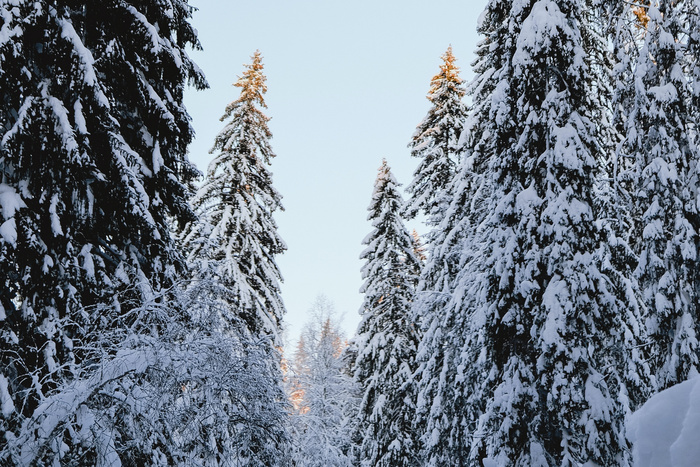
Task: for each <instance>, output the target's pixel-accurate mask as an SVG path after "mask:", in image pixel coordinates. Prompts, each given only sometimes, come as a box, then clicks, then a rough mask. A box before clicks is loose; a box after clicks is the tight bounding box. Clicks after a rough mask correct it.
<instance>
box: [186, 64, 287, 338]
mask: <svg viewBox="0 0 700 467" xmlns="http://www.w3.org/2000/svg"><path fill="white" fill-rule="evenodd" d="M265 81H266V78H265V75H264V74H263V64H262V56H261V55H260V52H259V51H256V52H255V54H253V56H252V63H251V64H250V65H246V70H245V71H244V73H243V75H242V76H241V77H240V78H239V79H238V81H236V83H235V84H234V86H236V87H239V88H241V94H240V96H239V98H238V99H236V100H235V101H233V102H232V103H230V104H229V105H228V106H227V107H226V112H225V113H224V115H223V117H221V120H222V121H225V122H226V124H225V126H224V128H223V130H221V132H220V133H219V134H218V135H217V137H216V141H215V143H214V147H213V148H212V151H211V152H212V153H214V154H215V157H214V159H213V160H212V161H211V163H210V164H209V167H208V169H207V174H206V178H205V180H204V184H203V185H202V187H201V188H200V189H199V190H198V191H197V194H196V195H195V196H194V198H193V199H192V204H193V206H194V209H195V211H196V212H197V214H198V215H199V220H198V221H197V222H194V223H192V224H191V225H190V226H188V228H187V229H186V230H185V233H184V234H183V236H182V243H183V245H184V248H185V250H186V251H187V255H188V263H189V264H190V267H191V268H192V269H193V271H194V276H195V280H201V279H206V278H211V277H215V278H216V279H217V280H218V281H219V282H220V283H221V284H222V285H223V289H224V290H225V292H226V294H227V297H226V299H227V301H228V302H229V303H230V304H231V310H232V312H233V313H235V314H236V316H238V317H239V318H241V319H242V320H243V322H244V323H245V324H246V326H247V327H248V330H249V332H250V333H251V335H252V336H258V337H259V336H262V335H267V336H270V337H271V338H272V339H273V340H276V339H277V335H278V333H279V326H280V321H281V319H282V316H283V314H284V305H283V303H282V299H281V295H280V285H279V284H280V281H281V279H282V278H281V274H280V271H279V268H278V267H277V264H276V262H275V256H276V255H278V254H280V253H282V252H283V251H284V250H285V249H286V245H285V244H284V241H283V240H282V239H281V238H280V236H279V234H278V233H277V224H276V223H275V220H274V218H273V215H274V213H275V211H277V210H278V209H282V204H281V196H280V194H279V193H278V192H277V190H276V189H275V188H274V186H273V185H272V173H271V172H270V170H269V168H268V166H269V164H270V161H271V159H272V158H273V157H275V154H274V153H273V152H272V148H271V146H270V139H271V138H272V133H271V132H270V130H269V128H268V126H267V122H268V120H269V117H267V116H265V115H264V114H263V113H262V111H261V110H260V108H261V107H262V108H266V107H267V106H266V105H265V101H264V98H263V95H264V94H265V92H267V85H266V84H265Z"/></svg>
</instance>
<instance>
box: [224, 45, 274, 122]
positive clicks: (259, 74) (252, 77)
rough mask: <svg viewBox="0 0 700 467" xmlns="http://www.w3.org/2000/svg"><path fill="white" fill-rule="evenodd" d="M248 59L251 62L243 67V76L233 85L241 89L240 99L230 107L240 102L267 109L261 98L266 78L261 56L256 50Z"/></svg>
mask: <svg viewBox="0 0 700 467" xmlns="http://www.w3.org/2000/svg"><path fill="white" fill-rule="evenodd" d="M250 58H251V59H252V62H251V63H250V64H248V65H244V66H245V68H246V69H245V71H244V72H243V76H241V77H239V78H238V81H236V82H235V83H234V84H233V85H234V86H236V87H238V88H242V89H241V95H240V97H239V98H238V99H237V100H236V101H234V102H232V103H231V106H235V105H236V104H238V103H242V102H250V103H256V102H257V103H258V104H260V106H261V107H264V108H267V104H265V99H264V98H263V94H265V93H266V92H267V85H266V84H265V81H267V78H266V77H265V75H264V74H263V63H262V55H261V54H260V51H259V50H256V51H255V53H254V54H253V55H252V56H251V57H250ZM223 120H224V117H222V121H223Z"/></svg>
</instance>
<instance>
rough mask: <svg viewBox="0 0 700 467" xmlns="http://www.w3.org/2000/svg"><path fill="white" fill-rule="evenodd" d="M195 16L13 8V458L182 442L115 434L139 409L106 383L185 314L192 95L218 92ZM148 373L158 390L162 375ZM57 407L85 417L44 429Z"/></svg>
mask: <svg viewBox="0 0 700 467" xmlns="http://www.w3.org/2000/svg"><path fill="white" fill-rule="evenodd" d="M190 16H191V7H190V6H189V5H188V4H187V2H186V1H182V0H174V1H171V2H167V4H165V3H163V2H156V1H153V0H149V1H145V2H142V3H141V4H139V6H136V7H135V6H131V5H126V4H124V3H123V2H116V1H105V2H100V3H99V4H95V5H88V4H84V5H83V4H76V3H75V2H66V1H62V0H53V1H50V2H29V1H24V0H19V1H3V2H1V3H0V30H2V31H3V32H2V34H0V69H2V70H3V71H2V73H1V74H0V93H2V104H1V107H2V108H1V110H0V114H1V115H2V118H1V119H0V121H1V122H2V130H1V131H2V135H1V138H0V177H1V180H0V192H1V193H2V195H0V198H1V199H2V201H1V202H0V205H1V206H2V219H0V222H1V227H0V235H1V237H2V241H1V242H0V243H1V245H0V283H2V287H1V291H0V310H2V311H1V312H0V321H1V323H0V326H1V328H0V335H1V337H0V341H1V342H2V345H1V347H0V361H2V370H1V372H2V373H1V375H0V388H2V389H1V390H0V392H1V394H0V397H1V398H2V400H3V421H2V422H1V424H0V428H2V431H3V432H4V439H5V440H7V443H6V444H5V448H4V449H3V450H2V452H1V453H0V460H2V462H3V463H4V462H11V463H20V464H30V463H46V464H49V463H54V462H59V459H60V462H62V463H70V462H74V463H90V462H94V459H95V456H98V455H106V454H105V452H110V453H112V454H115V453H116V452H118V453H119V456H120V457H122V458H123V459H132V460H134V461H135V462H142V461H143V462H145V459H147V458H148V459H151V456H152V455H154V454H153V452H154V449H159V448H158V446H160V447H163V446H164V444H167V443H168V442H169V440H168V439H167V437H164V438H158V436H157V432H154V435H153V436H152V437H150V438H148V439H145V438H142V437H140V436H141V434H139V433H135V432H134V431H132V429H133V428H134V427H133V426H128V425H123V424H122V425H111V424H110V423H112V421H111V419H110V411H116V410H124V409H125V408H126V407H127V404H126V403H125V404H123V405H122V404H121V402H119V400H118V398H112V399H110V398H109V397H108V396H105V395H103V394H102V393H100V390H102V389H103V388H105V384H106V381H103V380H101V379H100V378H99V377H98V376H97V375H98V373H99V372H100V371H103V372H104V371H105V370H106V369H109V368H116V366H115V365H116V363H117V362H119V361H121V360H120V359H121V358H122V356H123V355H122V354H120V353H119V352H126V350H127V349H128V348H129V347H135V348H139V346H141V345H142V344H143V342H144V341H141V340H139V339H140V338H134V337H133V336H135V335H139V334H140V333H142V332H144V331H146V333H147V334H148V335H149V336H150V337H152V336H153V335H154V334H155V335H158V333H159V332H161V331H163V328H164V327H165V326H166V323H168V322H170V320H168V319H161V318H163V315H161V314H160V313H161V312H162V313H170V312H177V311H176V310H174V309H173V310H170V309H169V308H168V307H167V306H165V307H164V304H166V303H167V302H168V301H169V300H170V295H169V293H168V290H169V288H170V287H171V286H172V285H173V283H174V281H175V279H176V276H177V273H178V272H179V271H183V267H182V261H181V258H180V256H179V254H178V252H177V250H176V249H175V248H174V245H173V242H172V240H171V237H170V224H169V222H168V219H169V218H171V217H172V218H175V219H176V221H177V222H179V223H182V224H184V222H185V221H187V220H189V219H191V218H192V217H193V216H192V212H191V210H190V208H189V207H188V204H187V197H188V193H189V184H190V182H191V180H192V179H193V177H194V176H195V175H196V170H195V169H194V167H193V166H192V165H191V164H190V163H189V162H188V161H187V159H186V158H185V156H184V155H185V153H186V148H187V145H188V144H189V142H190V141H191V139H192V136H193V131H192V128H191V126H190V123H189V116H188V115H187V113H186V110H185V108H184V106H183V103H182V97H183V91H184V86H185V85H186V84H187V82H188V81H189V82H191V83H194V84H195V85H196V86H200V87H201V86H204V85H205V82H204V78H203V76H202V75H201V73H200V72H199V70H198V69H197V67H196V65H195V64H194V63H193V62H192V61H191V60H190V59H189V57H188V56H187V53H186V51H185V47H187V46H188V45H190V46H194V47H198V46H199V44H198V41H197V39H196V33H195V31H194V29H193V28H192V27H191V25H190V23H189V18H190ZM149 307H150V308H149ZM153 310H159V311H158V312H155V311H153ZM164 310H167V311H164ZM174 319H175V321H177V320H178V318H177V317H174ZM129 336H131V337H129ZM127 337H129V338H127ZM150 337H149V338H150ZM125 338H127V339H126V340H125ZM142 350H143V349H142ZM138 352H141V350H139V351H138ZM143 352H145V350H144V351H143ZM143 352H141V353H139V355H143ZM122 363H124V364H125V365H124V368H133V366H132V365H131V364H133V363H134V362H133V361H131V360H130V361H129V362H124V361H122ZM127 363H129V364H127ZM117 373H118V374H119V375H121V376H124V373H120V372H117ZM127 373H128V372H127ZM135 374H138V375H139V376H135V377H134V378H133V379H132V380H131V383H129V384H131V385H132V386H131V387H132V388H135V387H139V388H140V389H141V390H143V391H144V393H147V392H148V385H149V383H148V379H149V378H150V377H151V376H152V375H146V374H145V373H144V372H136V373H135ZM121 376H119V377H120V378H121ZM115 377H116V376H115ZM139 378H140V379H139ZM137 380H138V381H137ZM95 385H96V386H95ZM80 388H82V389H83V390H84V391H81V390H79V389H80ZM88 389H92V391H94V392H90V391H89V390H88ZM71 394H73V395H74V396H75V397H73V396H71ZM52 400H53V401H62V402H63V403H64V404H63V405H64V406H65V407H68V408H72V409H75V411H74V412H70V411H67V412H65V413H63V415H64V416H63V417H62V418H61V417H59V415H58V414H57V415H55V418H56V420H57V423H56V424H55V425H54V426H53V429H52V430H50V431H48V432H46V433H43V434H42V433H35V432H33V431H32V430H34V426H35V424H36V423H40V422H41V423H48V422H49V421H50V420H53V418H50V417H48V418H47V413H45V412H42V410H44V408H46V407H47V404H48V403H49V402H50V401H52ZM76 401H81V402H82V403H81V404H78V405H73V402H76ZM78 411H82V412H80V413H82V414H84V415H85V414H89V416H87V415H86V417H82V418H81V417H80V416H79V415H78ZM127 411H128V409H127ZM113 413H114V412H111V414H112V415H113ZM42 420H43V422H42ZM105 423H106V424H107V426H106V427H105V426H103V425H101V424H105ZM45 428H46V426H45ZM103 428H104V429H103ZM110 433H111V434H110ZM161 434H162V433H161ZM105 436H111V438H109V439H111V441H109V440H107V438H105ZM27 437H29V438H31V439H33V440H34V441H36V442H34V441H31V442H29V441H27V442H26V443H24V444H23V443H21V442H18V440H28V438H27ZM137 437H139V438H138V439H139V441H138V442H137V441H135V439H137ZM105 443H106V444H105ZM110 443H111V444H110ZM31 446H34V448H31ZM109 446H111V447H109ZM105 449H107V451H105ZM166 457H167V455H166ZM20 459H21V460H20Z"/></svg>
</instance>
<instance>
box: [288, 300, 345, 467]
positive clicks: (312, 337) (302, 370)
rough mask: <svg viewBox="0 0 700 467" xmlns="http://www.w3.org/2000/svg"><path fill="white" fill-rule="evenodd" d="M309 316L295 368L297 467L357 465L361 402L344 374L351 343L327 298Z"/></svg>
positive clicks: (319, 301)
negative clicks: (356, 421) (357, 421)
mask: <svg viewBox="0 0 700 467" xmlns="http://www.w3.org/2000/svg"><path fill="white" fill-rule="evenodd" d="M311 314H312V321H311V322H310V323H307V325H306V326H305V327H304V330H303V332H302V334H301V338H300V339H299V344H298V346H297V351H296V353H295V355H294V359H293V365H292V370H293V371H292V384H291V387H292V391H291V394H290V395H291V399H292V402H293V404H294V405H295V411H294V413H293V415H292V420H293V422H292V424H293V427H294V430H295V436H296V439H295V449H294V455H293V457H294V461H295V465H304V466H309V467H326V466H329V467H331V466H333V467H335V466H338V467H340V466H351V465H355V463H354V459H355V450H356V449H355V446H354V445H353V442H352V431H353V423H354V420H353V418H354V416H355V414H356V411H357V402H358V401H357V394H356V390H355V385H354V383H353V381H352V377H351V376H350V375H349V374H348V373H347V372H346V371H345V369H346V362H345V361H344V355H345V353H344V352H345V349H346V347H347V342H346V340H345V338H344V336H343V334H342V332H341V331H340V330H339V328H338V324H337V322H336V321H335V316H334V315H335V310H334V308H333V304H332V303H330V302H329V301H328V300H327V299H326V298H325V297H323V296H319V297H318V298H317V300H316V302H315V303H314V304H313V306H312V308H311Z"/></svg>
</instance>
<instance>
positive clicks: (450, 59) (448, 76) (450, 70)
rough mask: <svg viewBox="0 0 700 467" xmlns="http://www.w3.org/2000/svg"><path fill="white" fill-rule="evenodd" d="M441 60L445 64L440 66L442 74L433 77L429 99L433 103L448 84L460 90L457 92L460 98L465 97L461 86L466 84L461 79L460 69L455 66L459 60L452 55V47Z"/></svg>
mask: <svg viewBox="0 0 700 467" xmlns="http://www.w3.org/2000/svg"><path fill="white" fill-rule="evenodd" d="M440 58H441V59H442V61H443V63H442V65H440V73H438V74H437V75H435V76H433V79H432V80H430V91H429V92H428V96H427V97H428V99H429V100H430V101H431V102H432V101H433V100H434V99H435V98H436V96H437V95H439V91H440V89H442V88H443V87H444V86H445V85H446V84H452V85H453V86H454V87H456V88H458V89H457V92H458V95H459V97H463V96H464V89H462V88H461V85H462V83H464V80H463V79H462V78H460V77H459V67H458V66H457V65H455V62H456V61H457V59H456V58H455V56H454V55H453V54H452V46H449V47H448V48H447V50H446V51H445V53H444V54H442V56H441V57H440Z"/></svg>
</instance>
